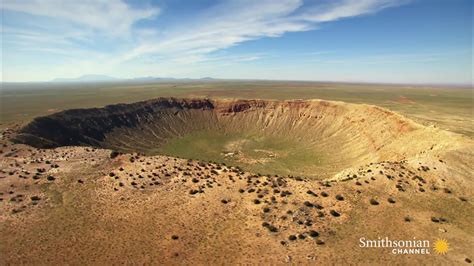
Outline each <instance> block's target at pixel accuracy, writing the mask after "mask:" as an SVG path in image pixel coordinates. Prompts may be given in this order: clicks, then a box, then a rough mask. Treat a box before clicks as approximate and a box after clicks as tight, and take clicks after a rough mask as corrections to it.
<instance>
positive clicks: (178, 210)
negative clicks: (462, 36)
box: [0, 82, 474, 265]
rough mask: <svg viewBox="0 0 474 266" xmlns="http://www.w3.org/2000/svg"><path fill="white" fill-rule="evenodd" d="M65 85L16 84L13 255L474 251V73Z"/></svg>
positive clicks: (9, 146) (9, 204)
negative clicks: (411, 83) (368, 243)
mask: <svg viewBox="0 0 474 266" xmlns="http://www.w3.org/2000/svg"><path fill="white" fill-rule="evenodd" d="M16 86H20V85H16ZM21 86H27V85H21ZM52 86H53V87H52V88H47V89H44V88H28V87H17V88H16V89H17V90H13V88H11V87H10V88H8V86H7V88H6V89H5V90H4V91H2V117H1V118H2V131H1V135H0V225H1V226H0V235H1V236H2V244H1V245H0V254H2V256H1V257H0V262H1V264H64V262H68V263H71V264H104V263H106V264H119V263H126V264H186V265H187V264H199V265H200V264H219V265H220V264H271V265H273V264H286V263H295V264H316V263H324V264H328V263H329V264H343V263H345V264H347V263H350V264H383V265H386V264H414V265H420V264H460V265H462V264H466V265H468V264H471V263H472V260H474V253H473V251H472V246H474V231H473V230H472V228H473V227H474V222H473V219H472V214H473V213H474V203H473V202H474V193H473V187H474V181H473V179H472V173H473V172H474V164H473V162H474V160H473V159H474V141H473V140H472V138H471V137H472V133H473V129H472V116H471V115H470V114H471V112H472V106H471V102H470V101H471V100H470V99H471V98H470V97H471V96H470V95H471V93H472V90H469V89H456V88H425V87H423V88H407V87H400V86H388V85H384V86H381V85H360V84H332V83H327V84H323V83H298V82H209V83H166V84H112V83H110V84H99V85H97V84H96V85H84V84H83V85H67V86H66V85H52ZM78 86H81V87H78ZM60 92H61V93H60ZM431 95H433V96H431ZM4 96H5V97H4ZM99 96H100V97H99ZM171 96H179V97H177V98H172V97H171ZM43 100H44V101H43ZM334 100H336V101H334ZM122 102H123V103H122ZM125 102H126V104H125ZM119 103H122V104H119ZM105 104H112V105H108V106H105V107H103V106H104V105H105ZM90 107H99V108H90ZM392 107H393V108H392ZM76 108H81V109H76ZM70 109H72V110H70ZM394 111H396V112H394ZM447 128H449V129H450V130H446V129H447ZM385 238H388V239H390V240H393V241H413V240H426V241H429V243H430V245H429V247H426V250H425V251H424V252H425V253H426V252H429V253H430V254H428V255H420V254H411V255H410V254H398V255H397V254H393V252H395V251H394V250H393V248H390V247H380V248H375V247H371V248H368V247H361V246H360V243H361V242H360V241H361V239H366V240H377V239H385ZM437 240H445V241H447V243H449V249H448V250H447V252H446V253H445V254H438V253H437V252H436V251H437V250H438V251H439V249H435V246H434V245H435V242H436V241H437ZM441 251H442V250H441ZM402 252H403V250H402ZM407 252H408V250H407Z"/></svg>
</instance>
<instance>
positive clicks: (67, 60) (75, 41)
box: [1, 0, 473, 84]
mask: <svg viewBox="0 0 474 266" xmlns="http://www.w3.org/2000/svg"><path fill="white" fill-rule="evenodd" d="M472 5H473V4H472V1H470V0H449V1H448V0H314V1H303V0H279V1H274V0H259V1H255V0H229V1H209V0H173V1H171V0H169V1H166V0H157V1H155V0H148V1H127V0H108V1H99V0H82V1H73V0H22V1H17V0H3V1H2V29H1V30H2V40H1V41H2V53H1V62H2V64H1V72H2V80H3V81H47V80H51V79H54V78H67V77H78V76H81V75H87V74H103V75H110V76H114V77H119V78H134V77H142V76H157V77H176V78H200V77H206V76H211V77H215V78H237V79H254V78H256V79H287V80H318V81H356V82H389V83H461V84H468V83H472V60H473V56H472V40H473V34H472V32H473V31H472V25H473V18H472V11H473V7H472Z"/></svg>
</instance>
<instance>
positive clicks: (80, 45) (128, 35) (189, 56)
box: [2, 0, 406, 75]
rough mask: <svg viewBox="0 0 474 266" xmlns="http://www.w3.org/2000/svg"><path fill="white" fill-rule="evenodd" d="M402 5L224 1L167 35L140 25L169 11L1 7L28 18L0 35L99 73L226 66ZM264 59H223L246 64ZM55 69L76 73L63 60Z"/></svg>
mask: <svg viewBox="0 0 474 266" xmlns="http://www.w3.org/2000/svg"><path fill="white" fill-rule="evenodd" d="M404 2H406V1H398V0H333V1H326V0H322V1H307V2H305V1H303V0H278V1H275V0H259V1H255V0H227V1H221V2H218V4H215V5H213V6H211V7H208V8H206V9H204V10H201V11H200V12H198V13H197V14H193V15H191V16H189V17H187V18H186V19H185V20H183V21H180V22H179V23H175V24H172V25H167V27H166V28H165V29H164V28H162V27H161V25H160V24H159V23H149V24H146V26H144V25H140V23H138V22H140V21H144V20H153V19H155V18H156V17H157V16H158V15H159V14H160V12H165V11H166V10H162V9H161V8H160V7H159V6H148V7H147V8H136V7H132V6H131V5H130V4H128V3H126V2H124V1H121V0H107V1H105V0H104V1H102V0H99V1H97V0H81V1H64V0H22V1H17V0H3V2H2V9H3V10H4V11H7V12H14V13H17V14H22V15H23V16H29V17H28V20H27V21H29V22H30V25H28V24H25V22H21V21H13V22H12V21H8V16H7V17H6V18H7V19H5V20H6V22H7V23H5V27H4V29H3V31H2V34H3V36H4V40H3V41H4V42H5V43H12V44H14V45H13V46H11V49H17V50H18V51H30V52H39V53H52V54H54V55H58V56H65V57H66V56H67V57H73V58H77V59H78V63H77V64H78V65H81V66H84V68H83V69H85V68H86V66H87V68H88V69H90V70H89V71H90V72H98V73H103V72H105V71H107V70H111V69H116V68H120V67H121V66H123V65H125V63H127V65H128V63H130V62H131V61H142V62H143V61H147V62H150V58H155V59H156V60H157V61H159V62H166V63H167V64H168V65H169V66H170V67H171V66H172V65H174V66H179V65H186V64H195V63H200V62H211V61H223V60H224V59H223V58H222V57H223V56H220V57H216V55H213V54H214V53H216V52H218V51H222V50H225V49H228V48H230V47H233V46H236V45H239V44H241V43H243V42H248V41H251V40H256V39H260V38H276V37H280V36H282V35H284V34H285V33H290V32H302V31H308V30H314V29H317V28H318V27H320V26H321V24H323V23H327V22H330V21H336V20H340V19H346V18H350V17H356V16H362V15H367V14H372V13H375V12H378V11H380V10H382V9H385V8H388V7H392V6H395V5H399V4H400V3H404ZM31 24H34V25H31ZM15 47H16V48H15ZM87 51H90V53H89V54H88V53H87ZM86 54H87V56H85V55H86ZM262 56H264V55H245V54H244V55H239V56H224V57H226V59H227V60H230V61H234V62H250V61H255V60H260V59H261V58H262ZM151 61H153V60H151ZM54 69H61V73H65V72H67V71H66V70H65V69H71V73H77V71H78V70H77V69H78V68H77V67H75V66H70V65H69V62H67V61H65V63H64V65H63V66H55V68H54ZM81 71H83V70H81ZM50 75H56V73H51V74H50Z"/></svg>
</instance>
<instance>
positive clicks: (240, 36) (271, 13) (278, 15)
mask: <svg viewBox="0 0 474 266" xmlns="http://www.w3.org/2000/svg"><path fill="white" fill-rule="evenodd" d="M399 3H400V1H395V0H357V1H354V0H339V1H336V0H335V1H331V2H330V4H324V5H313V6H309V7H306V6H305V7H304V8H302V7H303V1H301V0H281V1H273V0H262V1H249V0H234V1H226V2H223V3H221V4H220V5H218V6H215V7H214V8H212V9H210V10H208V11H207V12H205V13H203V14H201V15H200V16H198V17H196V18H194V19H191V21H189V22H188V23H186V24H185V25H180V26H178V27H176V28H172V29H169V31H168V34H166V35H161V36H159V38H156V39H149V40H147V41H144V42H142V43H140V44H139V45H138V46H137V47H136V48H134V49H132V50H130V51H127V52H126V53H124V54H122V55H121V56H120V57H119V59H118V62H122V61H127V60H131V59H134V58H137V57H140V56H143V55H147V54H165V55H168V56H174V57H183V56H184V57H189V56H191V55H192V56H193V58H195V59H199V58H201V59H203V60H204V59H205V56H203V55H206V54H209V53H212V52H215V51H218V50H221V49H226V48H229V47H232V46H234V45H237V44H239V43H242V42H246V41H250V40H255V39H259V38H264V37H279V36H282V35H283V34H285V33H288V32H300V31H308V30H312V29H316V28H317V27H318V26H319V24H320V23H322V22H328V21H335V20H339V19H342V18H348V17H354V16H360V15H365V14H370V13H374V12H377V11H379V10H381V9H384V8H387V7H390V6H393V5H397V4H399ZM303 9H304V10H303ZM184 61H187V60H184ZM193 61H195V62H197V61H199V60H193Z"/></svg>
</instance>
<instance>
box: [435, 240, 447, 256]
mask: <svg viewBox="0 0 474 266" xmlns="http://www.w3.org/2000/svg"><path fill="white" fill-rule="evenodd" d="M448 250H449V243H448V241H446V239H438V240H436V242H435V243H434V251H435V252H436V253H438V254H441V255H444V254H446V253H447V252H448Z"/></svg>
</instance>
